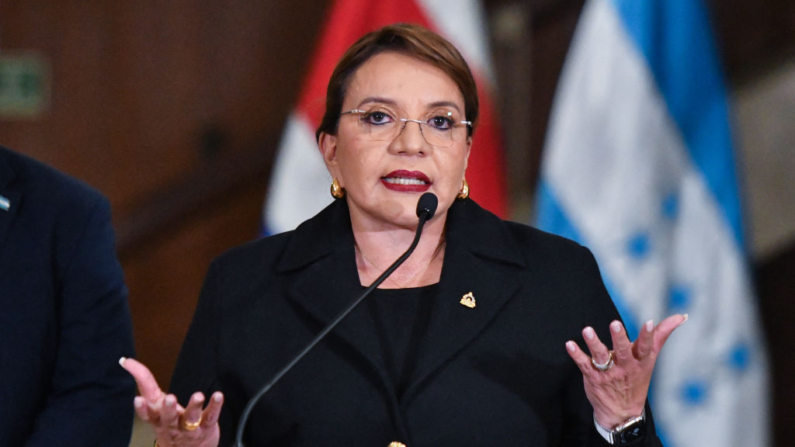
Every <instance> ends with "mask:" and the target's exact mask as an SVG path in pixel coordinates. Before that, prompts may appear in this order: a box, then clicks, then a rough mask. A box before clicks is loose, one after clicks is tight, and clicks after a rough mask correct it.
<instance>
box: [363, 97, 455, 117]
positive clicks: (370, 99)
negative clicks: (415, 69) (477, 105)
mask: <svg viewBox="0 0 795 447" xmlns="http://www.w3.org/2000/svg"><path fill="white" fill-rule="evenodd" d="M373 103H378V104H386V105H390V106H393V107H397V106H398V105H397V101H395V100H394V99H390V98H382V97H379V96H368V97H367V98H364V99H363V100H361V101H360V102H359V105H358V106H357V107H361V106H363V105H365V104H373ZM437 107H451V108H453V109H455V110H456V111H457V112H458V113H461V109H460V108H458V104H456V103H454V102H452V101H434V102H432V103H430V104H428V108H429V109H434V108H437Z"/></svg>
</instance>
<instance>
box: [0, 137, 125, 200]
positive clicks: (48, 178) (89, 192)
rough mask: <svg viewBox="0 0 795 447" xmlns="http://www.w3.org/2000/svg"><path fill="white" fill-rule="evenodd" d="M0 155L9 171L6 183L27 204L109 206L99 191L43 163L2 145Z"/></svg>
mask: <svg viewBox="0 0 795 447" xmlns="http://www.w3.org/2000/svg"><path fill="white" fill-rule="evenodd" d="M0 158H2V160H0V161H3V162H5V163H6V165H7V167H8V168H10V169H11V171H12V173H13V174H12V175H13V178H12V180H11V184H10V185H9V186H10V187H13V188H14V189H16V190H18V191H19V192H21V193H23V194H24V195H25V197H26V202H29V203H28V205H30V204H31V203H32V204H43V205H45V206H46V207H50V208H52V207H56V208H57V205H61V206H65V207H67V208H69V209H75V207H78V208H80V209H92V208H94V207H96V206H98V205H100V206H103V207H108V206H109V204H108V200H107V198H105V196H103V195H102V194H101V193H100V192H99V191H97V190H96V189H94V188H92V187H91V186H89V185H88V184H86V183H85V182H83V181H81V180H78V179H76V178H75V177H72V176H70V175H68V174H65V173H63V172H61V171H58V170H57V169H55V168H53V167H51V166H49V165H47V164H45V163H42V162H40V161H38V160H35V159H33V158H31V157H28V156H26V155H23V154H20V153H17V152H14V151H12V150H10V149H7V148H4V147H0Z"/></svg>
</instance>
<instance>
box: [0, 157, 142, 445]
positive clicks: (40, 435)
mask: <svg viewBox="0 0 795 447" xmlns="http://www.w3.org/2000/svg"><path fill="white" fill-rule="evenodd" d="M0 196H3V197H4V198H5V199H7V200H8V201H9V202H10V206H9V207H8V209H7V210H4V209H0V309H1V310H0V445H4V446H6V445H7V446H28V447H33V446H42V447H44V446H47V447H49V446H56V445H57V446H103V447H105V446H127V445H129V442H130V441H129V440H130V433H131V430H132V421H133V407H132V399H133V397H134V396H135V383H134V382H133V381H132V378H131V377H130V376H129V374H127V372H126V371H124V370H123V369H122V368H120V367H119V364H118V360H119V357H121V356H132V355H133V342H132V328H131V322H130V313H129V309H128V306H127V290H126V288H125V286H124V276H123V274H122V270H121V267H120V265H119V262H118V261H117V260H116V255H115V248H114V242H113V229H112V228H111V225H110V209H109V205H108V202H107V200H106V199H105V198H104V197H102V196H101V195H100V194H99V193H97V192H96V191H94V190H92V189H90V188H89V187H87V186H85V185H84V184H82V183H80V182H78V181H77V180H75V179H73V178H71V177H67V176H65V175H63V174H61V173H59V172H57V171H55V170H53V169H51V168H49V167H47V166H45V165H43V164H41V163H38V162H36V161H34V160H32V159H30V158H27V157H24V156H22V155H19V154H16V153H14V152H11V151H9V150H8V149H5V148H3V147H0Z"/></svg>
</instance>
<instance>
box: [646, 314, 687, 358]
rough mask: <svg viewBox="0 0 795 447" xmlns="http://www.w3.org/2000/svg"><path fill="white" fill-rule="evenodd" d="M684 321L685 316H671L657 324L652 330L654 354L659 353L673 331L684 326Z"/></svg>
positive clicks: (685, 319)
mask: <svg viewBox="0 0 795 447" xmlns="http://www.w3.org/2000/svg"><path fill="white" fill-rule="evenodd" d="M685 321H687V314H683V315H671V316H670V317H668V318H666V319H665V320H663V321H662V322H661V323H660V324H658V325H657V328H656V329H655V330H654V352H657V353H659V352H660V350H662V347H663V345H664V344H665V342H666V341H668V337H670V336H671V333H673V331H674V329H676V328H678V327H679V326H681V325H683V324H685Z"/></svg>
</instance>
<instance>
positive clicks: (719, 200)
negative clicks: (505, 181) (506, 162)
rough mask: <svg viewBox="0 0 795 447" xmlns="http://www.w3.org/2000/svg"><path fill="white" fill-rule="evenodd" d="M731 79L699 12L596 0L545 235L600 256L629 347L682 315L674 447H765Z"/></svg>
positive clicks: (550, 151) (576, 56)
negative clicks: (646, 329)
mask: <svg viewBox="0 0 795 447" xmlns="http://www.w3.org/2000/svg"><path fill="white" fill-rule="evenodd" d="M740 211H741V210H740V201H739V198H738V186H737V176H736V172H735V162H734V155H733V148H732V138H731V133H730V128H729V118H728V107H727V98H726V90H725V86H724V80H723V77H722V75H721V72H720V69H719V63H718V60H717V54H716V48H715V43H714V41H713V38H712V36H711V34H710V24H709V20H708V17H707V12H706V10H705V7H704V5H703V4H702V2H701V0H589V2H587V3H586V6H585V9H584V11H583V14H582V17H581V19H580V24H579V27H578V29H577V32H576V34H575V37H574V40H573V42H572V46H571V49H570V51H569V55H568V59H567V62H566V66H565V68H564V72H563V75H562V77H561V79H560V85H559V89H558V92H557V97H556V103H555V108H554V111H553V115H552V120H551V124H550V128H549V132H548V139H547V146H546V153H545V158H544V162H543V167H542V176H541V184H540V189H539V196H538V225H539V227H540V228H542V229H545V230H547V231H551V232H555V233H558V234H561V235H563V236H566V237H569V238H571V239H574V240H576V241H578V242H580V243H581V244H583V245H586V246H587V247H589V248H590V249H591V250H592V251H593V252H594V254H595V256H596V258H597V260H598V262H599V265H600V268H601V271H602V276H603V278H604V282H605V284H606V285H607V287H608V290H609V291H610V294H611V295H612V297H613V300H614V301H615V303H616V306H617V307H618V309H619V311H620V312H621V315H622V317H623V318H624V320H625V322H626V326H627V328H628V329H629V331H630V335H631V336H632V337H635V336H636V335H637V328H638V327H640V325H641V322H643V321H646V320H647V319H654V320H655V321H656V322H658V321H660V320H661V319H663V318H664V317H665V316H667V315H669V314H672V313H679V312H687V313H688V314H689V316H690V319H689V321H688V323H687V325H685V326H683V327H682V328H681V329H679V330H678V331H677V333H676V334H675V335H674V336H673V337H671V338H670V339H669V340H668V343H667V344H666V346H665V348H664V349H663V353H662V355H661V356H660V358H659V360H658V363H657V368H656V370H655V373H654V379H653V382H652V390H651V396H650V399H651V403H652V407H653V409H654V417H655V422H656V424H657V427H658V431H659V432H660V435H661V438H662V439H663V442H664V444H665V445H666V446H668V447H689V446H699V447H700V446H737V447H740V446H742V447H747V446H766V445H769V436H768V435H769V417H768V403H767V397H768V396H767V393H768V389H767V382H768V370H767V358H766V354H765V347H764V342H763V339H762V335H761V331H760V327H759V318H758V316H757V310H756V307H755V302H754V295H753V291H752V289H751V283H750V278H749V269H748V266H747V264H746V259H745V255H746V252H745V249H746V244H745V242H744V240H743V229H742V217H741V212H740Z"/></svg>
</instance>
